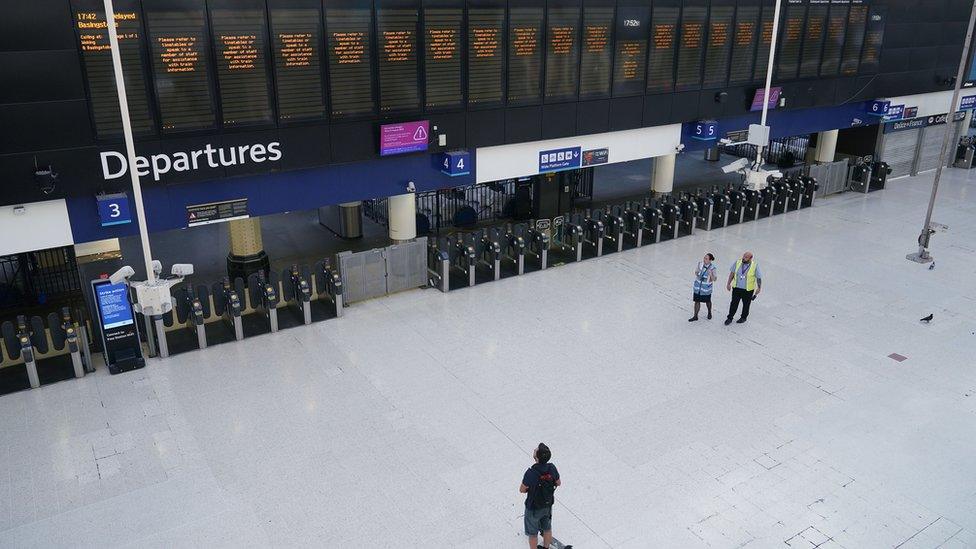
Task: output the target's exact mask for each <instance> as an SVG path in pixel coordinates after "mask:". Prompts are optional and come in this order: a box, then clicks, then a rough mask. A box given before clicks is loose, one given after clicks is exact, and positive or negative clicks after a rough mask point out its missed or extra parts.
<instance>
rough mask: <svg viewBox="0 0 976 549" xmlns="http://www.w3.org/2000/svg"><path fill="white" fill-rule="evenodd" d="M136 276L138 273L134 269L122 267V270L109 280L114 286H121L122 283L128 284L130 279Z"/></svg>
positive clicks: (113, 274)
mask: <svg viewBox="0 0 976 549" xmlns="http://www.w3.org/2000/svg"><path fill="white" fill-rule="evenodd" d="M134 274H136V272H135V271H134V270H133V269H132V267H130V266H128V265H126V266H125V267H122V268H121V269H119V270H117V271H115V272H114V273H112V276H110V277H108V280H109V282H111V283H112V284H121V283H122V282H126V281H127V280H128V278H129V277H130V276H132V275H134Z"/></svg>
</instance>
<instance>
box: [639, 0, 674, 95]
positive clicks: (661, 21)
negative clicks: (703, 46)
mask: <svg viewBox="0 0 976 549" xmlns="http://www.w3.org/2000/svg"><path fill="white" fill-rule="evenodd" d="M680 13H681V8H679V7H678V6H676V5H666V4H664V3H660V4H655V5H654V11H653V12H652V14H651V45H650V48H651V49H650V51H649V52H648V54H647V91H648V92H649V93H666V92H670V91H674V57H675V54H676V52H677V46H678V17H679V16H680Z"/></svg>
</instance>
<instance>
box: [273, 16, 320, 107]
mask: <svg viewBox="0 0 976 549" xmlns="http://www.w3.org/2000/svg"><path fill="white" fill-rule="evenodd" d="M321 19H322V12H321V10H320V9H319V8H318V7H314V8H301V9H287V8H282V9H274V8H273V9H272V10H271V30H272V43H273V44H274V63H275V83H276V86H277V92H278V93H277V95H278V118H279V119H281V120H282V121H289V120H310V119H317V118H319V119H320V118H323V117H325V97H324V95H325V94H324V93H323V87H322V73H323V70H322V68H323V67H322V55H321V48H322V35H321V22H320V21H321Z"/></svg>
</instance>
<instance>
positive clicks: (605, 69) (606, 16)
mask: <svg viewBox="0 0 976 549" xmlns="http://www.w3.org/2000/svg"><path fill="white" fill-rule="evenodd" d="M611 25H613V8H612V7H597V6H592V7H585V8H583V37H582V45H583V49H582V53H581V54H580V79H579V80H580V83H579V84H580V89H579V94H580V98H581V99H592V98H598V97H606V96H608V95H609V94H610V65H611V58H610V57H611V54H612V52H611V50H610V38H611V32H612V30H613V29H612V27H611Z"/></svg>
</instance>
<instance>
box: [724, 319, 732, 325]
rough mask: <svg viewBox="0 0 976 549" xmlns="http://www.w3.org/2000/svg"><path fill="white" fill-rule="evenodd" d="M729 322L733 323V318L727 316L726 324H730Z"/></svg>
mask: <svg viewBox="0 0 976 549" xmlns="http://www.w3.org/2000/svg"><path fill="white" fill-rule="evenodd" d="M729 324H732V319H731V318H726V319H725V325H726V326H728V325H729Z"/></svg>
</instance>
